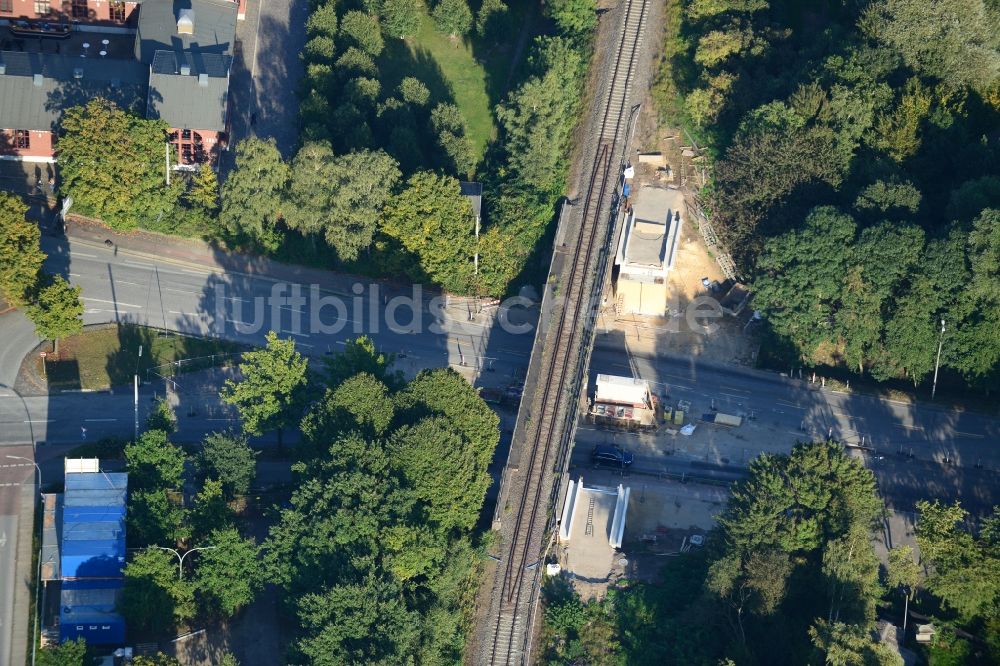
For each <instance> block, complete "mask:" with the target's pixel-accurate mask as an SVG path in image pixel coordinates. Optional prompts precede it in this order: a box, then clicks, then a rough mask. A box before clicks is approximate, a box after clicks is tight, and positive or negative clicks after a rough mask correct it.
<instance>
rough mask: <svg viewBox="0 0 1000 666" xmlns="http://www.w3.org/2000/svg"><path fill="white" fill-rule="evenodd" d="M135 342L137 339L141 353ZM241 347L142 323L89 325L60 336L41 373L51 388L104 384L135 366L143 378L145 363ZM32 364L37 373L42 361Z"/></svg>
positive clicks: (127, 378) (207, 363)
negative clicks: (135, 324) (54, 352)
mask: <svg viewBox="0 0 1000 666" xmlns="http://www.w3.org/2000/svg"><path fill="white" fill-rule="evenodd" d="M139 345H142V357H141V358H139V356H138V353H139ZM243 349H246V347H245V346H243V345H238V344H235V343H231V342H226V341H224V340H213V339H209V338H193V337H187V336H182V335H178V334H176V333H164V332H161V331H158V330H156V329H152V328H146V327H144V326H134V325H129V324H123V325H120V326H114V325H112V326H108V327H102V328H88V329H85V330H84V331H83V332H81V333H78V334H77V335H72V336H70V337H68V338H66V339H65V340H63V341H61V342H60V343H59V354H58V356H56V355H54V354H51V353H50V354H49V355H48V356H47V357H46V358H45V375H46V377H47V378H48V382H49V389H50V390H57V389H103V388H107V387H109V386H120V385H123V384H129V383H131V382H132V375H133V374H134V373H135V372H136V368H137V367H138V370H139V376H140V378H142V379H145V378H146V370H148V369H150V368H155V367H157V366H161V365H165V364H169V363H173V362H174V361H177V360H180V359H194V358H200V357H204V356H208V357H211V356H212V354H224V353H227V352H235V351H241V350H243ZM40 362H41V359H39V363H40ZM137 362H138V365H137ZM212 365H213V362H212V360H211V359H210V358H209V359H204V360H202V361H198V362H192V363H186V364H184V368H183V369H184V370H193V369H199V368H205V367H211V366H212ZM37 370H38V372H39V373H41V372H42V368H41V366H39V367H38V368H37ZM158 372H159V373H160V374H162V375H166V376H169V375H171V374H174V368H173V367H172V366H168V367H166V368H161V369H160V370H158Z"/></svg>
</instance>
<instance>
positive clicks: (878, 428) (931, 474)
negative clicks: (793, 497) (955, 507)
mask: <svg viewBox="0 0 1000 666" xmlns="http://www.w3.org/2000/svg"><path fill="white" fill-rule="evenodd" d="M630 356H631V359H630ZM633 372H635V373H637V374H638V376H640V377H642V378H643V379H646V380H648V381H650V382H651V384H652V387H653V390H654V392H656V393H658V394H660V395H666V396H669V402H671V403H673V402H676V400H678V399H685V400H689V401H690V402H691V403H692V411H693V413H694V414H695V415H696V416H697V415H700V414H701V413H702V412H710V411H711V407H712V405H713V404H714V406H715V407H716V408H717V409H718V410H719V411H722V412H726V413H734V414H740V415H743V416H744V417H747V418H752V419H754V421H753V422H752V423H754V424H756V423H764V422H766V424H767V426H768V428H769V430H768V432H770V433H774V434H773V435H769V436H772V437H773V438H774V441H773V442H769V443H770V444H775V443H777V444H779V445H780V444H782V443H783V444H784V445H785V447H786V448H787V449H790V448H791V447H792V446H793V445H794V444H795V442H796V441H802V440H809V439H812V438H823V437H826V436H828V435H830V436H832V437H833V438H835V439H837V440H839V441H843V442H845V443H846V444H847V445H849V446H858V445H862V444H863V445H864V447H865V448H864V449H855V451H856V453H857V454H858V455H863V456H864V458H865V460H866V461H867V463H868V465H869V467H871V469H872V470H873V471H874V472H875V474H876V476H877V478H878V480H879V484H880V487H881V490H882V492H883V495H884V496H885V497H886V499H887V501H888V502H889V503H890V505H892V506H893V507H895V508H900V509H909V508H911V507H912V505H913V503H914V502H915V501H916V500H917V499H922V498H926V499H933V498H939V499H942V500H945V501H951V500H954V499H960V500H961V501H962V503H963V506H965V507H966V508H967V509H969V510H970V511H972V512H974V513H978V514H982V513H987V512H989V511H990V510H991V508H992V506H993V505H995V504H1000V484H998V479H1000V446H998V444H1000V419H997V418H995V417H991V416H988V415H984V414H979V413H973V412H962V411H957V410H951V409H947V408H939V407H938V406H935V405H929V404H926V403H912V404H911V403H903V402H899V401H893V400H887V399H881V398H878V397H876V396H870V395H862V394H855V393H841V392H834V391H829V390H824V389H821V388H819V387H818V386H817V385H811V384H810V383H809V382H808V381H800V380H797V379H790V378H788V377H782V376H781V375H779V374H776V373H770V372H762V371H756V370H749V369H743V368H737V367H731V366H719V365H713V364H709V363H705V362H700V361H698V360H697V359H695V358H691V357H678V356H670V355H656V356H652V355H636V354H631V355H630V354H628V352H627V351H626V350H625V348H624V346H623V345H622V343H621V341H620V338H614V337H607V336H603V335H601V336H598V339H597V344H596V346H595V350H594V354H593V357H592V360H591V376H592V377H593V376H594V375H595V374H597V373H609V374H618V375H632V374H633ZM743 427H744V428H745V427H746V426H743ZM635 437H637V436H636V435H628V434H622V433H617V434H613V435H612V434H611V433H609V432H607V431H602V430H600V429H589V430H580V431H578V435H577V445H576V450H575V451H574V454H573V458H572V460H573V462H574V464H579V465H588V464H589V452H590V449H591V448H592V446H593V444H595V443H599V442H608V441H612V439H614V441H617V442H618V443H619V444H621V445H623V446H626V447H627V448H628V447H629V442H630V438H635ZM748 446H749V444H748ZM742 462H743V461H739V460H736V459H735V457H734V460H732V461H731V462H730V461H726V463H727V464H725V465H712V464H709V465H707V467H703V468H702V470H703V471H704V470H711V469H713V468H715V469H716V471H715V472H714V473H715V474H722V475H725V474H727V473H728V472H726V471H725V470H734V469H735V470H737V471H736V473H739V472H738V468H740V467H741V466H743V464H742ZM692 465H694V467H692ZM700 465H702V463H698V462H697V461H692V460H682V459H677V458H676V457H674V458H671V457H667V456H663V457H656V456H652V457H639V458H637V460H636V463H635V467H636V469H637V470H642V469H649V470H650V471H654V472H655V471H661V470H665V471H672V470H677V471H681V470H683V469H689V470H691V469H694V470H697V469H698V468H699V466H700ZM707 476H711V473H710V474H707Z"/></svg>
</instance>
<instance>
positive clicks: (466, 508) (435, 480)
mask: <svg viewBox="0 0 1000 666" xmlns="http://www.w3.org/2000/svg"><path fill="white" fill-rule="evenodd" d="M389 451H390V454H391V458H392V460H393V463H394V464H395V465H396V467H397V468H398V469H399V470H400V473H401V474H402V476H403V478H404V479H406V481H407V483H408V484H409V486H410V487H411V488H413V491H414V494H415V495H416V497H417V498H418V499H420V500H421V501H422V502H423V503H424V505H425V506H426V510H427V517H428V518H429V519H430V520H431V521H433V522H434V523H437V524H438V525H440V526H441V527H443V528H444V529H446V530H448V529H452V528H456V527H458V528H462V529H472V527H474V526H475V524H476V520H477V519H478V518H479V510H480V508H482V505H483V499H484V498H485V497H486V489H487V488H488V487H489V485H490V477H489V474H488V473H487V472H486V470H485V469H484V468H482V467H481V466H480V465H479V464H478V460H477V452H476V451H475V450H474V449H473V447H472V445H471V443H470V442H468V441H465V440H464V438H463V437H462V435H461V433H460V432H459V431H458V430H456V428H455V427H454V425H452V424H451V423H450V422H449V420H448V419H446V418H442V417H431V418H425V419H422V420H421V421H419V422H417V423H415V424H414V425H408V426H403V427H402V428H400V429H399V430H397V431H396V432H395V433H394V434H393V436H392V440H391V443H390V445H389Z"/></svg>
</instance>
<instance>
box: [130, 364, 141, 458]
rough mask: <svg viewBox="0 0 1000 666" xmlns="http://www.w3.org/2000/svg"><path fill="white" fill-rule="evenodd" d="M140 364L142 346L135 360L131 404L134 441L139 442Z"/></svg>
mask: <svg viewBox="0 0 1000 666" xmlns="http://www.w3.org/2000/svg"><path fill="white" fill-rule="evenodd" d="M141 362H142V345H139V358H137V359H136V360H135V377H134V380H135V381H134V384H133V386H134V397H133V401H132V404H133V405H134V407H135V441H137V442H138V441H139V363H141Z"/></svg>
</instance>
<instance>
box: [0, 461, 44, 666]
mask: <svg viewBox="0 0 1000 666" xmlns="http://www.w3.org/2000/svg"><path fill="white" fill-rule="evenodd" d="M7 457H8V458H10V459H11V460H23V461H24V462H29V463H31V464H32V465H34V466H35V472H36V473H37V474H38V501H39V503H43V502H44V501H45V496H44V495H43V494H42V468H41V467H39V466H38V463H36V462H35V461H34V460H31V459H29V458H25V457H24V456H11V455H8V456H7ZM43 510H44V507H43ZM44 530H45V520H44V518H43V519H42V520H41V521H39V525H38V547H39V549H40V548H41V547H42V534H43V532H44ZM41 588H42V553H41V551H40V550H39V553H38V574H37V577H36V578H35V617H34V623H35V628H34V629H33V630H32V632H31V666H35V655H36V651H37V648H38V616H39V615H41V613H42V607H41V605H40V604H39V603H38V595H39V593H40V591H41Z"/></svg>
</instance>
